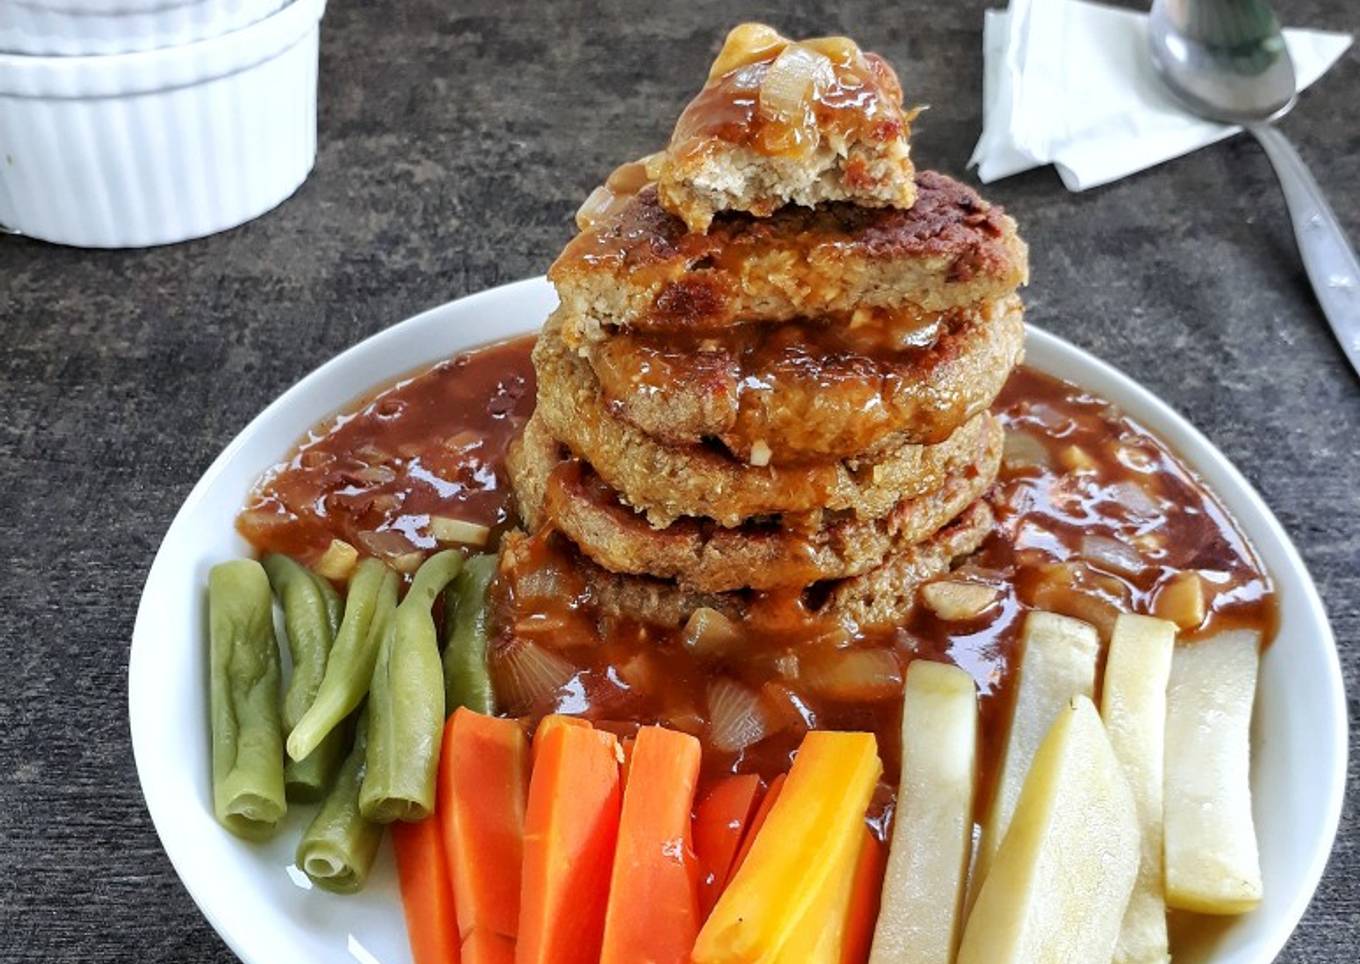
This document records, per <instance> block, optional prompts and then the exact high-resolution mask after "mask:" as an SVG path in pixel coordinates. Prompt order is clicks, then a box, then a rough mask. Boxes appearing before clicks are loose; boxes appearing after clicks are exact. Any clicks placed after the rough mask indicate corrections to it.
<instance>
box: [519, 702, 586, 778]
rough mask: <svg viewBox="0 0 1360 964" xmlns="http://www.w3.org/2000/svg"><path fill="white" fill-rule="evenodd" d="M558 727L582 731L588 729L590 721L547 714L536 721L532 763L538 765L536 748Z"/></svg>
mask: <svg viewBox="0 0 1360 964" xmlns="http://www.w3.org/2000/svg"><path fill="white" fill-rule="evenodd" d="M560 726H579V727H581V728H583V729H587V730H588V729H590V728H591V727H590V721H589V720H587V719H582V718H581V717H579V716H566V715H565V714H562V713H549V714H548V715H547V716H545V717H543V719H541V720H539V721H538V726H536V727H534V739H533V763H534V765H537V764H538V747H539V744H540V743H542V742H543V739H544V737H546V736H547V735H548V734H549V733H551V732H552V731H553V730H555V729H557V728H558V727H560Z"/></svg>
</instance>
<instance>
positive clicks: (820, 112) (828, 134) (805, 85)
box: [649, 23, 916, 234]
mask: <svg viewBox="0 0 1360 964" xmlns="http://www.w3.org/2000/svg"><path fill="white" fill-rule="evenodd" d="M911 116H912V112H909V111H904V110H903V108H902V85H901V84H900V83H899V82H898V79H897V75H896V74H895V73H894V72H893V69H892V67H890V66H889V65H888V63H887V62H886V61H885V60H884V59H883V58H882V57H880V56H878V55H877V54H872V53H865V52H864V51H862V50H860V49H859V47H858V46H857V45H856V44H855V42H854V41H853V40H850V39H849V38H846V37H820V38H817V39H813V40H804V41H801V42H794V41H792V40H790V39H789V38H787V37H784V36H781V35H780V34H779V33H778V32H777V31H775V30H773V29H772V28H770V27H767V26H765V25H764V24H755V23H746V24H742V25H740V26H738V27H735V28H734V29H733V30H732V31H731V32H730V33H729V34H728V35H727V40H726V42H725V43H724V44H723V48H722V50H721V52H719V54H718V58H717V60H716V61H715V62H714V64H713V67H712V69H711V70H710V71H709V76H708V80H707V82H706V83H705V84H704V88H703V90H701V91H700V92H699V94H698V95H697V96H696V97H695V98H694V99H693V100H692V101H690V103H689V105H688V106H686V107H685V110H684V112H683V113H682V114H681V115H680V119H679V120H678V121H677V122H676V125H675V131H674V133H673V134H672V135H671V140H670V145H669V146H668V147H667V149H666V150H665V151H664V152H663V153H661V154H659V155H657V157H656V158H655V160H654V161H653V163H652V164H651V165H650V166H649V170H650V171H651V172H652V173H653V175H654V177H655V178H656V181H657V193H658V196H659V198H660V201H661V204H662V205H663V206H664V207H665V208H666V210H668V211H670V212H671V213H673V214H675V215H676V216H677V217H679V218H680V219H681V220H683V221H684V222H685V224H686V226H687V227H688V228H689V229H690V230H691V231H694V232H697V233H701V234H702V233H703V232H704V231H707V230H708V227H709V225H710V224H711V223H712V221H713V216H714V215H715V214H717V213H718V212H720V211H746V212H749V213H751V214H754V215H756V216H758V217H768V216H769V215H771V214H773V213H774V212H775V211H776V210H777V209H779V208H781V207H783V206H784V205H786V204H801V205H804V206H807V207H813V206H815V205H817V204H820V203H822V202H824V201H851V202H853V203H855V204H858V205H861V206H864V207H883V206H885V205H891V206H894V207H899V208H909V207H911V205H912V202H913V201H914V200H915V196H916V188H915V183H914V181H913V178H912V175H913V173H914V172H913V170H912V165H911V151H910V145H909V143H908V137H909V135H910V124H911Z"/></svg>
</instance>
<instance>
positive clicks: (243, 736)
mask: <svg viewBox="0 0 1360 964" xmlns="http://www.w3.org/2000/svg"><path fill="white" fill-rule="evenodd" d="M496 564H497V557H496V556H495V555H494V554H485V555H480V556H474V557H473V558H471V559H468V560H466V561H465V560H464V558H463V556H462V554H461V553H459V552H456V551H454V550H446V551H444V552H439V553H436V554H435V555H433V556H431V557H429V558H428V559H426V560H425V562H424V563H423V564H422V565H421V566H420V568H419V570H417V571H416V574H415V576H414V578H413V579H412V582H411V587H410V589H409V590H408V591H407V593H406V595H405V598H404V599H402V600H401V602H400V604H398V602H397V598H398V591H399V587H400V583H401V579H400V577H399V576H398V574H397V573H396V572H395V571H394V570H393V569H391V568H389V567H388V566H387V565H386V564H385V563H383V562H382V561H381V560H378V559H365V560H364V561H362V562H361V563H359V565H358V566H357V567H356V568H355V570H354V572H353V574H352V575H351V577H350V579H349V587H348V592H347V594H346V596H345V598H344V599H343V600H342V599H341V597H340V594H339V593H337V592H336V590H335V587H334V586H332V585H331V583H330V581H329V580H327V579H325V578H322V577H321V576H319V575H317V574H316V573H314V572H312V571H311V570H309V569H307V568H306V567H305V566H302V565H300V564H299V563H297V562H295V561H294V560H292V559H290V558H288V557H287V556H282V555H277V554H271V555H269V556H266V557H265V558H264V560H263V564H261V563H259V562H255V561H254V560H250V559H239V560H234V561H232V562H225V563H222V564H220V565H217V566H214V567H213V569H212V571H211V573H210V574H209V577H208V625H209V650H210V664H211V681H210V682H211V690H210V703H211V722H212V782H213V810H214V813H215V815H216V817H217V820H218V822H220V823H221V824H222V825H223V826H224V827H226V828H227V829H228V830H230V831H231V832H232V833H234V834H237V835H238V836H241V837H244V838H247V839H250V840H263V839H267V838H268V837H270V836H272V835H273V833H274V832H275V831H276V830H277V829H278V826H279V824H280V822H281V821H282V819H283V817H284V815H285V813H286V811H287V805H288V803H289V802H294V803H314V802H318V801H319V802H320V806H319V808H318V809H317V812H316V815H315V817H314V818H313V819H312V821H311V823H310V825H308V827H307V829H306V830H305V831H304V833H303V835H302V839H301V841H300V842H299V843H298V848H297V857H296V860H297V865H298V867H299V868H300V869H301V870H302V871H303V872H304V873H306V874H307V876H308V877H309V878H311V880H312V881H313V883H315V884H316V885H317V886H318V887H321V888H323V889H325V890H330V891H334V892H337V893H352V892H354V891H356V890H358V889H360V888H361V887H362V886H363V884H364V881H365V880H366V879H367V877H368V873H369V870H370V869H371V867H372V866H373V859H374V856H375V855H376V853H377V850H378V844H379V842H380V841H381V839H382V832H383V825H384V824H386V823H390V822H392V821H394V820H409V821H416V820H422V819H425V818H426V817H428V816H429V815H430V813H431V812H432V811H433V809H434V795H435V778H436V775H437V770H438V766H439V750H440V743H441V741H442V738H443V730H444V720H445V718H446V716H447V714H449V713H451V712H453V710H455V709H457V708H458V707H459V706H467V707H469V708H471V709H475V710H477V711H478V712H481V713H494V712H495V709H496V699H495V692H494V690H493V688H492V685H491V677H490V674H489V672H488V670H487V663H486V651H487V614H486V591H487V587H488V586H489V584H490V582H491V579H492V577H493V576H494V575H495V571H496ZM446 587H447V592H446V591H445V590H446ZM441 593H442V594H444V597H445V599H444V623H443V638H444V641H445V646H444V652H443V654H442V657H441V654H440V633H439V632H438V630H437V628H436V625H435V620H434V617H433V614H432V612H433V608H434V604H435V600H436V599H438V598H439V596H440V594H441ZM276 597H277V599H278V602H279V605H280V607H281V609H282V612H283V628H284V633H285V639H286V643H287V646H288V653H289V657H290V659H291V661H292V673H291V675H290V677H289V679H288V685H287V688H286V690H285V691H284V692H283V694H282V695H280V692H279V690H280V684H281V677H282V673H281V671H280V652H279V643H278V640H277V639H276V638H275V633H274V599H275V598H276ZM285 750H286V752H285Z"/></svg>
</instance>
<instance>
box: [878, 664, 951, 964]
mask: <svg viewBox="0 0 1360 964" xmlns="http://www.w3.org/2000/svg"><path fill="white" fill-rule="evenodd" d="M977 715H978V709H977V687H975V686H974V685H973V678H972V677H971V676H969V675H968V674H967V673H966V672H964V671H963V670H961V669H959V668H958V667H957V666H950V665H947V664H945V663H932V662H928V661H926V660H921V659H918V660H914V661H913V662H912V663H911V665H910V666H908V667H907V682H906V692H905V695H904V697H903V701H902V778H901V783H900V785H899V787H898V791H897V813H896V816H894V817H893V832H892V843H891V846H890V849H889V851H888V868H887V871H886V872H885V873H884V875H883V891H882V900H881V903H880V906H879V912H878V924H877V926H876V928H875V930H874V944H873V950H872V952H871V953H870V955H869V964H949V962H950V961H952V960H953V959H954V951H955V949H956V948H957V947H958V941H959V934H960V931H961V930H962V912H963V906H962V905H963V885H964V882H965V880H966V877H967V873H968V856H969V852H970V851H971V849H972V844H973V793H974V790H975V787H976V784H977Z"/></svg>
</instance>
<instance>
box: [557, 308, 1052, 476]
mask: <svg viewBox="0 0 1360 964" xmlns="http://www.w3.org/2000/svg"><path fill="white" fill-rule="evenodd" d="M857 315H858V316H859V317H858V318H857V319H856V320H854V321H851V322H850V323H849V324H846V325H839V324H827V323H818V322H801V321H800V322H783V323H780V324H773V325H743V326H741V327H737V328H731V329H728V330H726V331H723V332H720V333H717V334H715V335H712V336H709V337H707V338H705V339H703V340H702V341H700V342H699V343H698V344H697V345H696V344H695V339H694V338H693V336H684V335H669V334H657V333H634V332H630V331H619V332H618V333H616V334H614V335H611V336H610V337H608V338H606V339H604V340H603V341H599V342H594V343H592V344H590V345H588V347H586V348H585V349H584V351H585V353H586V357H587V358H588V359H589V360H590V363H591V367H592V369H593V370H594V372H595V376H596V378H597V379H598V380H599V382H600V387H601V389H602V390H603V392H604V396H605V398H606V399H607V400H608V401H609V403H610V405H611V407H612V410H613V411H614V412H616V413H617V414H618V415H619V416H620V417H621V418H623V419H624V420H626V421H628V422H630V423H631V424H633V425H635V426H637V427H638V428H640V429H641V430H642V431H644V432H646V433H647V434H648V435H650V436H652V437H653V438H655V439H657V440H658V441H661V442H665V443H666V444H668V445H687V444H694V443H697V442H701V441H703V440H704V439H706V438H716V439H718V440H719V441H720V442H722V444H723V445H724V446H725V447H726V448H727V449H728V451H730V452H731V453H732V454H733V455H735V456H736V457H737V458H739V459H741V460H742V461H745V462H752V463H754V464H757V465H762V464H775V465H789V464H796V463H801V462H811V461H826V460H827V459H840V458H848V457H850V456H855V455H860V454H862V453H864V452H868V451H870V450H872V449H873V448H874V447H875V446H876V445H878V444H879V443H881V442H883V441H884V440H885V439H888V438H890V437H896V439H897V440H901V441H907V442H916V443H921V444H933V443H936V442H941V441H943V440H945V439H947V438H948V437H949V435H950V434H951V433H952V432H953V431H954V429H956V428H957V427H958V426H959V425H962V424H963V423H964V422H966V421H967V420H968V419H970V418H972V417H973V416H974V415H976V414H978V413H979V412H982V411H985V410H986V409H987V407H988V406H990V405H991V403H992V400H993V399H995V398H996V396H997V393H998V392H1000V391H1001V387H1002V386H1003V385H1004V384H1005V382H1006V377H1007V376H1008V375H1009V374H1010V371H1011V369H1012V368H1013V367H1014V366H1015V365H1016V364H1017V363H1018V362H1019V360H1020V357H1021V355H1022V354H1023V352H1024V341H1025V325H1024V320H1023V317H1024V316H1023V311H1022V308H1021V305H1020V299H1019V298H1016V297H1014V296H1012V297H1011V298H1008V299H1006V300H1004V301H1001V302H984V303H983V304H981V305H977V306H972V307H970V308H967V309H957V310H953V311H949V312H944V313H930V314H926V315H925V316H924V317H921V316H920V315H918V314H916V313H908V312H900V311H899V312H892V313H886V314H884V313H880V312H876V311H875V310H872V309H862V310H861V311H860V312H857Z"/></svg>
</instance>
